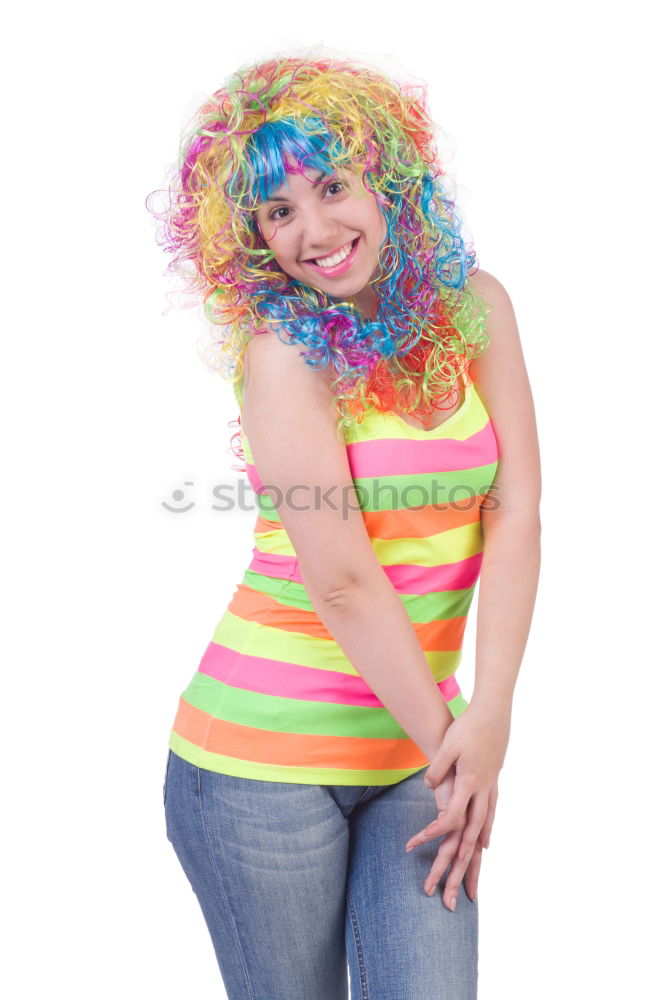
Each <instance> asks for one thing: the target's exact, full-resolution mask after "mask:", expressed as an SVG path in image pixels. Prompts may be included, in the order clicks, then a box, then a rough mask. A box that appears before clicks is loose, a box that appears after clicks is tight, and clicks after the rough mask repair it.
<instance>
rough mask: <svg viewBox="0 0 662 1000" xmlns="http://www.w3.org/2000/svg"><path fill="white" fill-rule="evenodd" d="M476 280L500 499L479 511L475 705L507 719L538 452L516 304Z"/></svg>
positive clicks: (524, 627)
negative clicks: (483, 311)
mask: <svg viewBox="0 0 662 1000" xmlns="http://www.w3.org/2000/svg"><path fill="white" fill-rule="evenodd" d="M472 280H473V284H474V287H475V288H476V291H477V292H478V294H479V295H481V296H482V297H483V298H485V299H486V300H487V301H488V302H489V303H490V304H491V305H492V312H491V314H490V318H489V321H488V329H489V332H490V336H491V342H490V344H489V346H488V348H487V351H486V352H485V354H484V355H483V356H482V357H480V358H478V359H477V360H476V361H474V363H473V365H472V375H473V378H474V382H475V384H476V388H477V389H478V392H479V394H480V396H481V398H482V400H483V402H484V403H485V405H486V407H487V410H488V412H489V413H490V416H491V418H492V423H493V426H494V429H495V433H496V436H497V441H498V444H499V453H500V457H499V468H498V470H497V475H496V477H495V480H494V483H493V487H492V489H493V497H494V503H492V504H486V505H485V507H484V509H483V511H482V512H481V520H482V526H483V536H484V554H483V562H482V566H481V576H480V587H479V593H478V619H477V636H476V678H475V685H474V693H473V696H472V704H474V705H475V707H476V708H480V709H481V710H485V711H489V712H492V713H494V714H496V715H499V714H501V715H503V716H505V717H507V718H508V717H509V716H510V712H511V708H512V698H513V691H514V687H515V682H516V679H517V675H518V672H519V668H520V665H521V662H522V658H523V656H524V650H525V647H526V642H527V639H528V635H529V629H530V627H531V619H532V617H533V608H534V604H535V598H536V591H537V587H538V577H539V572H540V534H541V526H540V513H539V506H540V496H541V489H542V487H541V471H540V454H539V447H538V437H537V432H536V420H535V411H534V404H533V398H532V395H531V388H530V385H529V380H528V376H527V372H526V366H525V363H524V357H523V354H522V347H521V344H520V338H519V334H518V330H517V322H516V319H515V314H514V311H513V306H512V303H511V301H510V298H509V296H508V294H507V292H506V290H505V289H504V287H503V286H502V285H501V284H500V283H499V282H498V281H497V280H496V278H494V277H493V276H492V275H490V274H488V273H487V272H485V271H479V272H478V273H477V274H476V275H475V276H474V278H473V279H472Z"/></svg>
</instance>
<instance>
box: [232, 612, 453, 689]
mask: <svg viewBox="0 0 662 1000" xmlns="http://www.w3.org/2000/svg"><path fill="white" fill-rule="evenodd" d="M212 641H213V642H216V643H219V644H220V645H222V646H227V647H228V649H232V650H234V651H235V652H237V653H243V654H244V655H245V656H261V657H264V658H265V659H269V660H282V661H283V662H285V663H295V664H297V665H298V666H301V667H310V669H311V670H333V671H336V672H337V673H341V674H350V675H351V676H352V677H360V676H361V675H360V674H359V672H358V670H355V669H354V667H353V666H352V664H351V662H350V660H349V659H348V657H347V656H345V654H344V653H343V651H342V649H341V648H340V646H339V645H338V643H337V642H336V641H335V640H334V639H319V638H317V637H315V636H310V635H304V634H303V633H302V632H289V631H287V632H286V631H283V630H282V629H279V628H274V627H273V626H270V625H262V624H260V622H255V621H244V619H243V618H239V617H238V616H237V615H233V614H232V612H231V611H226V612H225V614H224V615H223V617H222V618H221V620H220V622H219V623H218V625H217V626H216V630H215V632H214V635H213V640H212ZM424 655H425V658H426V660H427V661H428V665H429V667H430V670H431V672H432V676H433V677H434V678H435V680H436V681H437V682H438V681H441V680H444V679H445V678H446V677H450V675H451V674H452V673H453V672H454V671H455V670H456V669H457V666H458V664H459V662H460V658H461V656H462V652H461V650H453V651H451V652H444V651H433V652H425V651H424Z"/></svg>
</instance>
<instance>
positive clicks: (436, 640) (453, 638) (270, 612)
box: [228, 584, 467, 653]
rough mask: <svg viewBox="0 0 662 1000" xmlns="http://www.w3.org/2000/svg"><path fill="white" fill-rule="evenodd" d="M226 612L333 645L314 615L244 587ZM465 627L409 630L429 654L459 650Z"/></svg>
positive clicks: (416, 625) (418, 625) (448, 624)
mask: <svg viewBox="0 0 662 1000" xmlns="http://www.w3.org/2000/svg"><path fill="white" fill-rule="evenodd" d="M228 611H230V612H231V614H233V615H236V616H237V618H243V620H244V621H248V622H259V623H260V624H261V625H273V627H275V628H278V629H282V631H283V632H300V633H302V634H303V635H308V636H311V637H313V638H315V639H331V640H332V641H333V636H332V635H331V633H330V632H329V631H328V629H327V628H326V626H325V625H324V623H323V622H322V620H321V619H320V618H319V616H318V615H317V614H316V613H315V612H314V611H306V609H305V608H292V607H288V606H287V605H286V604H280V603H279V602H278V601H276V600H275V599H274V598H273V597H270V596H269V595H267V594H262V593H260V592H259V591H257V590H253V589H252V587H247V586H246V585H245V584H239V586H238V587H237V590H236V591H235V593H234V595H233V597H232V600H231V601H230V604H229V605H228ZM466 623H467V619H466V617H460V618H448V619H446V620H445V621H438V622H412V627H413V629H414V632H415V633H416V636H417V638H418V641H419V643H420V644H421V648H422V649H424V650H426V651H427V652H429V653H431V652H434V651H437V650H439V651H443V650H457V649H460V645H461V642H462V636H463V634H464V628H465V626H466Z"/></svg>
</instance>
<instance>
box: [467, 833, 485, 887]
mask: <svg viewBox="0 0 662 1000" xmlns="http://www.w3.org/2000/svg"><path fill="white" fill-rule="evenodd" d="M482 860H483V849H482V847H481V845H480V843H477V844H476V846H475V848H474V852H473V854H472V855H471V860H470V861H469V864H468V865H467V870H466V872H465V874H464V886H465V888H466V890H467V896H468V897H469V899H473V900H476V899H477V897H478V875H479V873H480V865H481V862H482Z"/></svg>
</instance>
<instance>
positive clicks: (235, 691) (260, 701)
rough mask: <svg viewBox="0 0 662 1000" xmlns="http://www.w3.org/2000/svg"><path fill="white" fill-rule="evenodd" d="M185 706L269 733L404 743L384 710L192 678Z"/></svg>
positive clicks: (198, 676)
mask: <svg viewBox="0 0 662 1000" xmlns="http://www.w3.org/2000/svg"><path fill="white" fill-rule="evenodd" d="M182 698H183V699H184V701H187V702H188V703H189V705H193V706H194V707H195V708H199V709H200V710H201V711H202V712H207V714H208V715H211V716H213V718H215V719H223V720H224V721H225V722H236V723H238V725H240V726H250V727H251V728H253V729H266V730H267V731H269V732H272V733H299V734H301V735H308V736H349V737H351V738H352V739H362V738H367V739H384V740H402V739H409V737H408V736H407V734H406V732H405V731H404V730H403V729H402V727H401V726H400V725H399V724H398V723H397V722H396V720H395V719H394V718H393V716H392V715H391V713H390V712H389V711H388V710H387V709H386V708H384V707H383V706H382V707H381V708H373V707H370V706H365V705H344V704H338V703H333V702H323V701H306V700H299V699H298V698H281V697H280V696H278V695H270V694H262V693H260V692H258V691H246V690H244V689H243V688H234V687H230V686H229V685H227V684H223V682H222V681H217V680H216V679H215V678H214V677H209V676H208V675H207V674H202V673H199V672H198V673H196V674H195V675H194V677H193V679H192V680H191V683H190V684H189V686H188V687H187V688H186V690H185V691H184V693H183V694H182Z"/></svg>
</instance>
